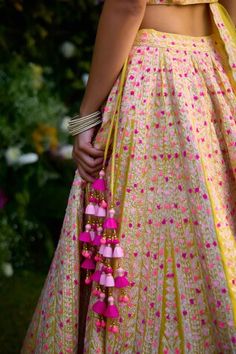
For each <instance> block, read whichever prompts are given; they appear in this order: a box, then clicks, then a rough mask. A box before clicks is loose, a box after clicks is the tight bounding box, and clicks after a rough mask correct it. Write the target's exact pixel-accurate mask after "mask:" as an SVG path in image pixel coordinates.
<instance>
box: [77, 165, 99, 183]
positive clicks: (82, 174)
mask: <svg viewBox="0 0 236 354" xmlns="http://www.w3.org/2000/svg"><path fill="white" fill-rule="evenodd" d="M77 168H78V171H79V174H80V177H82V178H83V179H84V180H85V181H87V182H91V183H92V182H94V180H95V178H94V177H92V176H90V175H89V174H88V173H87V172H85V171H84V169H83V168H82V167H81V165H78V167H77Z"/></svg>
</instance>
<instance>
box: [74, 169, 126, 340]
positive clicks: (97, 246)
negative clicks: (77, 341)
mask: <svg viewBox="0 0 236 354" xmlns="http://www.w3.org/2000/svg"><path fill="white" fill-rule="evenodd" d="M105 192H106V181H105V172H104V169H102V170H101V171H100V172H99V178H98V179H96V180H95V181H94V182H93V183H92V184H91V188H90V191H89V197H88V205H87V206H86V208H85V216H86V219H87V221H86V225H85V230H84V231H82V232H81V233H80V235H79V240H80V241H82V242H83V247H82V255H83V257H84V260H83V262H82V264H81V267H82V268H83V269H85V270H86V278H85V283H86V284H91V282H95V283H97V286H96V288H95V289H94V290H93V295H94V296H96V297H97V301H96V302H95V303H94V305H93V308H92V309H93V311H94V312H95V313H96V314H97V320H96V327H97V330H98V331H100V330H101V329H103V328H107V326H108V328H107V329H108V331H109V332H111V333H114V334H115V333H118V332H119V327H118V324H117V319H118V318H119V310H118V306H117V305H116V304H115V300H114V297H113V296H112V291H113V289H114V288H117V289H120V295H119V297H118V301H119V303H124V304H126V303H128V302H129V298H128V296H127V294H126V292H125V288H126V287H127V286H129V285H130V284H129V281H128V279H127V278H126V275H127V273H126V272H125V271H124V269H123V268H121V266H120V260H121V258H123V256H124V252H123V249H122V247H121V245H120V241H119V239H118V237H117V231H118V227H119V225H118V221H117V220H116V218H115V210H114V208H113V207H111V208H110V209H108V204H107V202H106V195H105ZM116 261H117V262H118V267H117V266H116ZM108 319H110V321H109V322H108V321H107V320H108Z"/></svg>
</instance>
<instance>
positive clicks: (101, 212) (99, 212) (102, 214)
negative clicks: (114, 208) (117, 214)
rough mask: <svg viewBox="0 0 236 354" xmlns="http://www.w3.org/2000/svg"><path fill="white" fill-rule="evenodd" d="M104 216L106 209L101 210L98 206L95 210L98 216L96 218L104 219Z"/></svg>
mask: <svg viewBox="0 0 236 354" xmlns="http://www.w3.org/2000/svg"><path fill="white" fill-rule="evenodd" d="M106 215H107V211H106V209H104V208H102V207H101V206H99V207H98V208H97V212H96V216H98V217H100V218H101V217H104V218H105V217H106Z"/></svg>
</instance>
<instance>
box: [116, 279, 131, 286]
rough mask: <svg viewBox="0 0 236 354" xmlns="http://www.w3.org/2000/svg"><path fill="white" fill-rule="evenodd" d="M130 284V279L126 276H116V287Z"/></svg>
mask: <svg viewBox="0 0 236 354" xmlns="http://www.w3.org/2000/svg"><path fill="white" fill-rule="evenodd" d="M129 285H130V284H129V281H128V279H127V278H126V277H125V276H122V277H116V278H115V286H116V288H125V287H126V286H129Z"/></svg>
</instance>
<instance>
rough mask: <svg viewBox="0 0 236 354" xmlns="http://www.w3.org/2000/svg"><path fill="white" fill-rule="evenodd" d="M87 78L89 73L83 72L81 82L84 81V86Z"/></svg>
mask: <svg viewBox="0 0 236 354" xmlns="http://www.w3.org/2000/svg"><path fill="white" fill-rule="evenodd" d="M88 78H89V74H88V73H84V74H83V75H82V81H83V83H84V86H86V85H87V82H88Z"/></svg>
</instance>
